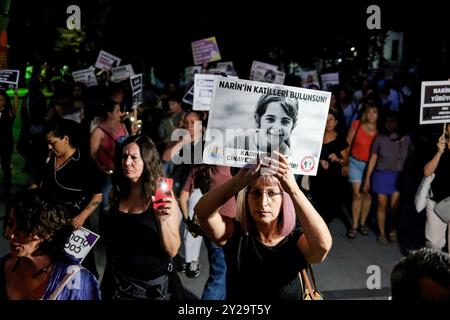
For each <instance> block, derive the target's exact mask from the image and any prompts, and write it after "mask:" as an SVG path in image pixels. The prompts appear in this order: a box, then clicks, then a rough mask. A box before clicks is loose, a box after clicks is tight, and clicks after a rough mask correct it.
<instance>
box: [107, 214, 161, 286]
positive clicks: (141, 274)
mask: <svg viewBox="0 0 450 320" xmlns="http://www.w3.org/2000/svg"><path fill="white" fill-rule="evenodd" d="M108 219H109V221H108V226H107V233H106V235H105V240H106V244H107V248H108V260H109V261H108V263H114V268H115V269H116V270H117V271H118V272H120V273H122V274H124V275H126V276H129V277H133V278H136V279H141V280H150V279H154V278H156V277H159V276H161V275H163V274H167V273H168V271H167V269H168V263H169V257H168V255H167V253H166V252H165V251H164V249H163V248H162V245H161V240H160V230H159V227H158V222H157V221H156V217H155V215H154V214H153V211H152V209H149V210H147V211H145V212H142V213H139V214H130V213H123V212H120V211H118V210H115V209H114V208H112V209H111V211H110V215H109V218H108Z"/></svg>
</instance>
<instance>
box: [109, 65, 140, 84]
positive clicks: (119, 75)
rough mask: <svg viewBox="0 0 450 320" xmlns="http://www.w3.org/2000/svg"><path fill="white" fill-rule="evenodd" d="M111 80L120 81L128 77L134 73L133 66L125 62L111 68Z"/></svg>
mask: <svg viewBox="0 0 450 320" xmlns="http://www.w3.org/2000/svg"><path fill="white" fill-rule="evenodd" d="M111 73H112V76H111V81H113V82H121V81H124V80H127V79H130V78H131V77H132V76H134V75H135V73H134V70H133V66H132V65H131V64H126V65H124V66H119V67H115V68H112V69H111Z"/></svg>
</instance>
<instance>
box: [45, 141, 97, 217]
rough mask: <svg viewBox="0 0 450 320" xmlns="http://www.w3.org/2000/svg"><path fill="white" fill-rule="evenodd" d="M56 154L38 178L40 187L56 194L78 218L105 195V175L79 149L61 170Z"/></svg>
mask: <svg viewBox="0 0 450 320" xmlns="http://www.w3.org/2000/svg"><path fill="white" fill-rule="evenodd" d="M55 168H56V157H55V155H54V153H53V152H51V153H50V156H49V157H48V158H47V162H46V164H45V167H44V168H43V170H42V171H41V172H40V174H39V175H38V176H37V183H38V185H39V184H41V186H42V188H44V189H46V190H48V191H50V192H52V193H54V194H55V196H56V199H57V200H58V201H59V202H60V203H63V204H66V205H67V209H68V210H69V212H70V213H71V214H72V216H76V215H78V214H79V213H80V212H81V211H82V210H83V209H84V208H85V207H86V206H87V205H88V204H89V201H90V200H91V198H92V196H93V195H94V194H99V193H102V191H101V190H102V189H101V187H102V185H101V183H102V176H101V173H100V171H99V170H98V169H97V166H96V165H95V163H94V160H92V158H91V157H90V156H89V155H88V154H87V153H85V152H82V151H80V150H79V149H77V150H76V151H75V153H74V154H73V155H72V156H71V157H70V158H69V159H68V160H67V161H66V163H64V164H63V165H62V166H61V167H59V169H55Z"/></svg>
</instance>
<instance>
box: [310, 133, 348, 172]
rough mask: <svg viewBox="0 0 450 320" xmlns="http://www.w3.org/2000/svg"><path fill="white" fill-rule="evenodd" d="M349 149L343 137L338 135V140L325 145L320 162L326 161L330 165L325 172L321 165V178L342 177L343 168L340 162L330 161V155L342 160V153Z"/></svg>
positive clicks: (319, 169)
mask: <svg viewBox="0 0 450 320" xmlns="http://www.w3.org/2000/svg"><path fill="white" fill-rule="evenodd" d="M347 147H348V143H347V141H346V140H345V138H343V136H342V135H339V134H338V135H337V136H336V139H334V140H333V141H331V142H328V143H324V144H323V145H322V151H321V152H320V160H326V161H327V162H328V164H329V168H328V169H327V170H324V169H323V168H322V166H321V165H319V167H318V170H317V171H318V172H317V175H318V176H319V175H320V176H332V177H338V176H341V169H342V166H341V164H340V163H339V162H336V161H334V162H333V161H331V160H330V159H328V157H329V156H330V154H332V153H334V154H336V156H337V157H338V158H339V159H342V155H341V151H342V150H345V149H346V148H347Z"/></svg>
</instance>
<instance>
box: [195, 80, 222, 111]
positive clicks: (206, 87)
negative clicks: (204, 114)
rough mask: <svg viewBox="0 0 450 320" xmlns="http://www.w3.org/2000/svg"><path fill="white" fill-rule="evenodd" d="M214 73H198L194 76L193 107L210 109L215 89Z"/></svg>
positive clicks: (201, 109)
mask: <svg viewBox="0 0 450 320" xmlns="http://www.w3.org/2000/svg"><path fill="white" fill-rule="evenodd" d="M216 77H217V76H216V75H213V74H196V75H195V77H194V100H193V104H192V109H194V110H199V111H209V108H210V107H211V98H212V94H213V91H214V80H215V79H216Z"/></svg>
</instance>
